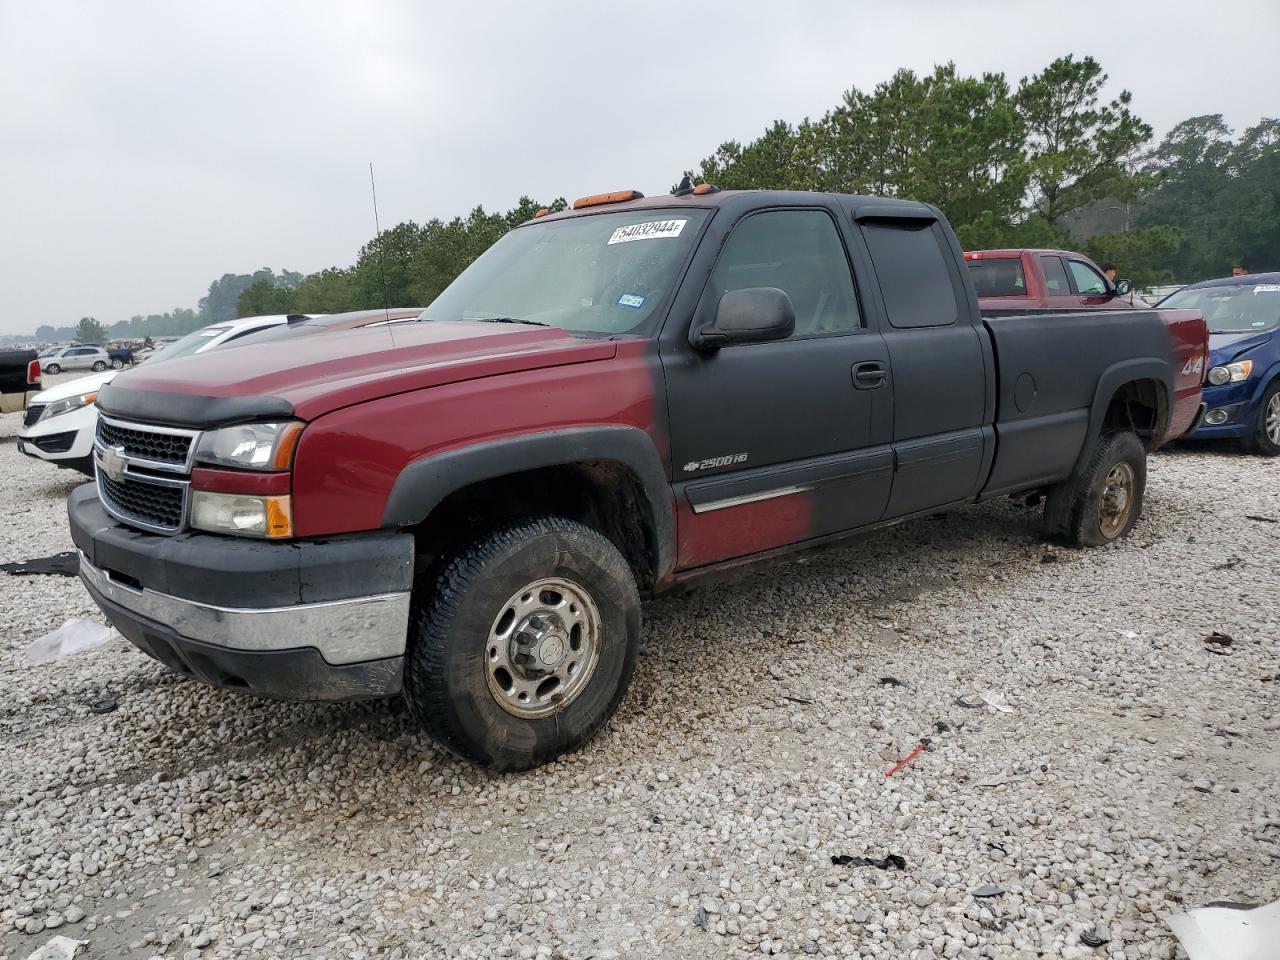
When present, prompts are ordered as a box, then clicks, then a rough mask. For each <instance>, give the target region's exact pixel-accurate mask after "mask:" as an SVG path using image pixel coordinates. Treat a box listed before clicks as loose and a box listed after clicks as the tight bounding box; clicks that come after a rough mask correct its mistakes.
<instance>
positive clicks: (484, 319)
mask: <svg viewBox="0 0 1280 960" xmlns="http://www.w3.org/2000/svg"><path fill="white" fill-rule="evenodd" d="M462 319H463V320H469V321H474V322H475V323H527V324H529V325H531V326H534V327H549V326H551V324H549V323H543V322H542V321H541V320H524V319H521V318H520V317H463V318H462Z"/></svg>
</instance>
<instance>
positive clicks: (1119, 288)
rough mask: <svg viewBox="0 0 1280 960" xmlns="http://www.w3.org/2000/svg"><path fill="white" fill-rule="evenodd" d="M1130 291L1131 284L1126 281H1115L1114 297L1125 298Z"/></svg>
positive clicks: (1131, 288)
mask: <svg viewBox="0 0 1280 960" xmlns="http://www.w3.org/2000/svg"><path fill="white" fill-rule="evenodd" d="M1132 290H1133V284H1132V283H1130V282H1129V281H1128V280H1117V281H1116V296H1117V297H1127V296H1128V295H1129V293H1130V291H1132Z"/></svg>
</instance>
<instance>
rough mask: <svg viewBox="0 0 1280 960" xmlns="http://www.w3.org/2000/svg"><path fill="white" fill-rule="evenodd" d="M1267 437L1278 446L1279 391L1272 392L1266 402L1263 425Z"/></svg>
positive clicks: (1279, 424)
mask: <svg viewBox="0 0 1280 960" xmlns="http://www.w3.org/2000/svg"><path fill="white" fill-rule="evenodd" d="M1263 428H1264V429H1265V430H1266V431H1267V439H1268V440H1270V441H1271V442H1272V443H1274V444H1275V445H1276V446H1278V447H1280V393H1276V394H1272V396H1271V399H1270V400H1269V401H1268V402H1267V420H1266V423H1265V424H1264V425H1263Z"/></svg>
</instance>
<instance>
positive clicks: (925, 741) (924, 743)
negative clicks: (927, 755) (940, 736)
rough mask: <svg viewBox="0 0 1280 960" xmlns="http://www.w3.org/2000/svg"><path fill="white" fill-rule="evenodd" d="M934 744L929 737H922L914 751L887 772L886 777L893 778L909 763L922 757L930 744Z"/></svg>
mask: <svg viewBox="0 0 1280 960" xmlns="http://www.w3.org/2000/svg"><path fill="white" fill-rule="evenodd" d="M932 742H933V741H932V740H930V739H929V738H928V737H921V738H920V742H919V743H918V744H917V745H916V748H915V749H914V750H912V751H911V752H910V753H908V754H907V755H906V756H905V757H903V758H902V759H901V760H899V761H898V762H897V763H895V764H894V765H893V766H892V767H890V768H889V769H888V770H886V771H885V774H884V775H885V776H886V777H892V776H893V775H894V774H895V773H897V772H898V771H899V770H901V769H902V768H903V767H905V766H906V765H907V764H908V763H910V762H911V761H912V760H914V759H915V758H916V757H918V756H920V754H922V753H924V752H925V751H926V750H928V749H929V744H931V743H932Z"/></svg>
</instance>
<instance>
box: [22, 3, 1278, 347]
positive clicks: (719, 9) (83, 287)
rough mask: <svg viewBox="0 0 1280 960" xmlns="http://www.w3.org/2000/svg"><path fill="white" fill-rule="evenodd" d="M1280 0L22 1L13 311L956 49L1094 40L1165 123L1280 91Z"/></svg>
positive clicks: (796, 110) (1021, 65)
mask: <svg viewBox="0 0 1280 960" xmlns="http://www.w3.org/2000/svg"><path fill="white" fill-rule="evenodd" d="M1277 28H1280V0H1218V2H1215V3H1213V4H1207V3H1203V2H1187V0H1155V2H1130V0H1121V2H1115V0H1111V2H1106V3H1095V2H1086V0H1076V2H1071V3H1047V2H1046V3H1040V2H1031V3H1028V2H1018V0H1006V2H999V0H982V2H980V3H979V2H970V3H963V2H956V0H939V2H932V0H898V2H893V3H885V2H882V0H880V2H874V3H871V2H854V0H813V2H805V0H791V2H787V3H780V2H777V0H729V2H723V3H719V2H706V0H704V2H702V3H696V4H690V3H679V4H677V3H661V2H652V0H650V2H647V3H600V2H587V0H583V2H554V0H546V2H537V3H529V2H510V3H506V4H497V3H489V2H480V0H467V2H461V3H448V4H444V3H436V4H427V3H414V2H403V3H399V2H390V0H388V2H374V0H359V2H355V0H353V2H341V3H339V2H318V0H306V2H301V0H299V2H268V0H254V2H230V0H218V2H216V3H208V2H203V3H196V2H176V0H163V2H126V0H113V2H111V3H99V2H82V3H69V2H61V0H40V2H35V0H0V208H2V209H3V212H4V216H3V221H2V229H0V276H2V277H3V278H4V290H3V294H0V333H18V332H31V331H33V330H34V329H35V327H36V326H37V325H39V324H41V323H50V324H54V325H60V324H74V323H75V322H76V320H77V319H78V318H79V317H81V316H82V315H85V314H91V315H94V316H96V317H97V318H98V319H99V320H102V321H104V322H107V323H111V322H114V321H117V320H122V319H127V318H128V317H129V316H130V315H132V314H135V313H142V314H146V313H160V312H164V311H165V310H169V309H172V308H174V307H178V306H182V307H193V306H195V303H196V301H197V300H198V299H199V298H200V297H201V296H202V295H203V294H204V293H205V291H206V290H207V288H208V284H209V282H210V281H211V280H212V279H214V278H215V277H218V276H220V275H221V274H223V273H244V272H251V271H253V270H254V269H256V268H258V267H261V266H270V267H272V268H274V269H277V270H278V269H281V268H286V267H287V268H289V269H293V270H299V271H302V272H304V273H306V272H311V271H314V270H318V269H321V268H323V267H327V266H332V265H343V266H345V265H349V264H350V263H352V262H353V261H354V259H355V255H356V252H357V251H358V249H359V248H360V246H361V244H363V243H364V242H365V241H367V240H368V239H369V238H370V236H372V234H373V216H372V213H371V209H370V202H369V182H368V166H367V165H368V163H369V162H370V161H372V162H373V163H374V165H375V169H376V172H377V178H378V200H379V206H380V212H381V217H382V223H383V226H384V227H385V226H387V225H390V224H394V223H397V222H399V221H402V220H407V219H414V220H418V221H423V220H427V219H430V218H431V217H433V216H438V217H444V218H448V217H451V216H453V215H456V214H460V213H465V212H466V211H467V210H469V209H470V208H471V207H472V206H474V205H475V204H478V203H479V204H484V205H485V206H486V207H490V208H494V209H500V210H505V209H507V208H508V207H510V206H511V205H512V204H513V203H514V202H515V201H516V200H517V198H518V197H519V196H520V195H521V194H523V193H527V194H529V195H531V196H534V197H536V198H538V199H541V200H550V199H552V198H554V197H556V196H566V197H568V198H570V199H572V198H574V197H575V196H580V195H582V194H586V193H595V192H598V191H602V190H610V189H620V188H624V187H634V188H636V189H639V190H642V191H644V192H645V193H657V192H662V191H664V190H667V189H669V188H670V185H671V184H672V183H673V182H674V181H675V180H676V179H677V178H678V176H679V173H680V171H681V170H682V169H685V168H687V167H691V166H693V165H695V164H696V162H697V161H698V160H699V159H700V158H701V157H703V156H705V155H706V154H708V153H710V152H711V151H713V150H714V149H715V147H716V146H717V145H719V144H720V143H721V142H722V141H724V140H728V139H733V138H736V139H748V138H751V137H753V136H755V135H756V134H758V133H759V132H760V131H762V130H763V129H764V127H765V126H766V125H767V124H768V123H769V122H770V121H772V120H774V119H777V118H784V119H787V120H791V121H796V120H799V119H801V118H802V117H804V116H806V115H808V116H815V117H816V116H820V115H821V114H822V113H823V112H825V111H826V110H827V109H828V108H830V107H831V106H833V105H834V104H835V103H836V102H837V100H838V99H839V97H840V94H841V93H842V92H843V91H844V90H845V89H847V88H848V87H850V86H855V85H856V86H859V87H862V88H864V89H865V88H870V87H871V86H873V85H874V84H875V83H877V82H878V81H880V80H883V79H886V78H888V77H889V75H890V74H891V73H892V72H893V71H894V70H895V69H897V68H898V67H903V66H906V67H912V68H914V69H916V70H917V71H927V70H929V69H930V68H931V67H932V65H933V64H935V63H941V62H945V61H947V60H954V61H955V62H956V64H957V65H958V67H959V68H960V70H961V71H962V72H965V73H980V72H982V71H987V70H995V71H1003V72H1004V73H1006V74H1007V75H1008V76H1009V78H1010V80H1011V81H1013V82H1016V81H1017V79H1018V78H1019V77H1021V76H1024V75H1026V74H1029V73H1033V72H1035V71H1037V70H1039V69H1040V68H1042V67H1043V66H1044V65H1045V64H1047V63H1048V62H1049V61H1050V60H1052V59H1053V58H1054V57H1056V56H1058V55H1060V54H1063V53H1075V54H1077V55H1084V54H1090V55H1092V56H1094V57H1096V58H1097V59H1098V60H1099V61H1100V62H1101V63H1102V65H1103V67H1104V69H1105V70H1106V71H1107V72H1108V73H1109V74H1110V76H1111V86H1110V89H1109V91H1108V93H1109V94H1114V93H1118V92H1119V90H1120V89H1121V88H1122V87H1127V88H1128V89H1130V90H1132V91H1133V95H1134V108H1135V110H1136V112H1137V113H1138V114H1139V116H1141V117H1142V118H1143V119H1145V120H1147V121H1148V122H1149V123H1151V124H1152V125H1153V126H1154V127H1155V128H1156V133H1157V136H1159V135H1161V134H1163V133H1164V132H1165V131H1166V130H1167V129H1168V128H1169V127H1170V126H1171V125H1173V124H1174V123H1176V122H1178V121H1179V120H1182V119H1185V118H1186V117H1189V116H1193V115H1196V114H1202V113H1217V112H1221V113H1223V114H1225V115H1226V119H1227V122H1228V123H1229V124H1230V125H1232V126H1233V127H1236V128H1243V127H1245V126H1248V125H1249V124H1252V123H1254V122H1256V121H1257V120H1258V119H1259V118H1260V117H1262V116H1265V115H1270V116H1276V115H1277V114H1280V70H1278V68H1277V66H1276V63H1277V53H1276V40H1277V36H1280V32H1278V30H1277Z"/></svg>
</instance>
